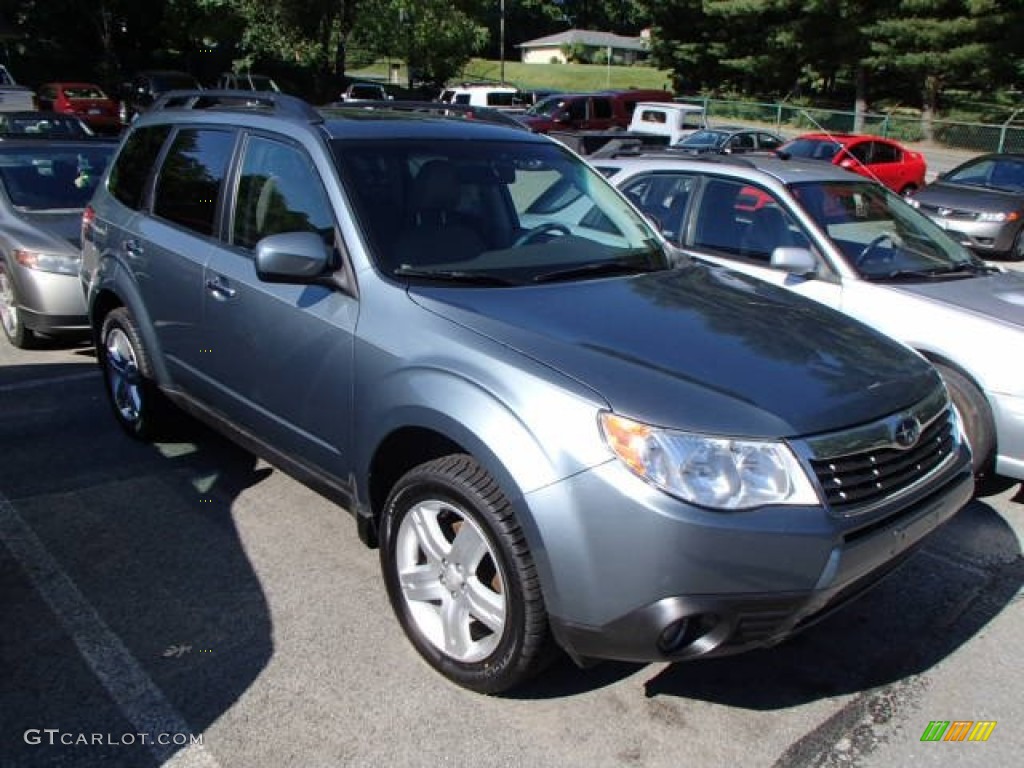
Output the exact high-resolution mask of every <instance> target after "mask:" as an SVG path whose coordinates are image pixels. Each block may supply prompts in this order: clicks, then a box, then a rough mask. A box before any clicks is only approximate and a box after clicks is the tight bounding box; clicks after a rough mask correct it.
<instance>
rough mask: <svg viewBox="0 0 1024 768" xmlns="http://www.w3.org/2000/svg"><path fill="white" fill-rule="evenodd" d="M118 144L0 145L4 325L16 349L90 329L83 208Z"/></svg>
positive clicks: (0, 315)
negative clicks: (83, 273) (82, 276)
mask: <svg viewBox="0 0 1024 768" xmlns="http://www.w3.org/2000/svg"><path fill="white" fill-rule="evenodd" d="M114 147H115V144H114V143H113V142H107V141H92V140H89V141H56V140H50V139H32V140H28V139H26V140H14V141H3V142H2V143H0V327H2V328H3V332H4V336H6V337H7V340H8V341H9V342H10V343H11V344H13V345H14V346H16V347H22V348H25V347H31V346H32V345H33V344H34V343H35V341H36V340H37V337H39V336H51V335H62V334H81V335H83V336H84V335H87V334H88V322H87V320H86V316H85V315H86V313H85V299H84V296H83V293H82V284H81V282H80V280H79V277H78V268H79V264H80V263H81V252H80V250H79V236H80V232H81V226H82V212H83V210H84V208H85V206H86V204H87V203H88V201H89V199H90V198H91V197H92V192H93V190H94V189H95V187H96V184H97V183H98V182H99V179H100V176H101V175H102V174H103V171H104V169H105V168H106V166H107V163H108V162H109V160H110V157H111V155H112V154H113V151H114Z"/></svg>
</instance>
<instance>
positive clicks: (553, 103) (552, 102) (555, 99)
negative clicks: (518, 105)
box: [526, 96, 565, 117]
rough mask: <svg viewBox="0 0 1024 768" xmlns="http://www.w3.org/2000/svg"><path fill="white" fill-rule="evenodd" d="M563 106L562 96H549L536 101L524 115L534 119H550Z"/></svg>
mask: <svg viewBox="0 0 1024 768" xmlns="http://www.w3.org/2000/svg"><path fill="white" fill-rule="evenodd" d="M563 106H565V99H564V98H563V97H562V96H549V97H548V98H546V99H543V100H542V101H538V102H537V103H536V104H534V105H533V106H532V107H530V108H529V109H528V110H526V114H528V115H534V116H536V117H552V116H554V115H555V114H557V113H558V112H559V111H560V110H561V109H562V107H563Z"/></svg>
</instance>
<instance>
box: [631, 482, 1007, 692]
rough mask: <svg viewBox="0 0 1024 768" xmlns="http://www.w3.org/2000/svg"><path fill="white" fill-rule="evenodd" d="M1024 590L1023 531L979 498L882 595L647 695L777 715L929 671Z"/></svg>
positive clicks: (684, 673) (665, 679) (674, 677)
mask: <svg viewBox="0 0 1024 768" xmlns="http://www.w3.org/2000/svg"><path fill="white" fill-rule="evenodd" d="M1022 584H1024V559H1022V557H1021V550H1020V543H1019V541H1018V538H1017V535H1016V533H1015V532H1014V530H1013V529H1012V528H1011V527H1010V526H1009V525H1008V524H1007V522H1006V520H1004V519H1003V517H1002V516H1000V515H999V514H998V513H997V512H996V511H995V510H993V509H992V507H990V506H989V505H987V504H986V503H984V501H983V500H979V499H976V500H975V501H973V502H972V503H971V504H969V505H968V506H967V507H965V508H964V509H963V510H961V511H960V512H959V513H958V514H957V516H956V517H954V518H953V519H952V520H951V521H950V522H949V523H948V524H947V525H945V526H944V527H943V528H942V529H941V530H939V531H937V532H936V533H935V534H934V535H933V536H932V537H931V538H930V539H928V540H926V542H925V544H924V546H923V547H922V548H921V549H919V550H918V551H917V552H915V553H914V554H913V556H912V557H911V558H910V559H908V560H907V561H906V562H905V563H903V564H902V565H901V566H900V567H899V568H898V569H896V570H895V571H894V572H893V573H892V574H890V575H889V576H888V577H887V578H886V579H885V580H883V581H882V582H881V583H880V584H878V585H877V586H876V587H875V588H874V589H872V590H870V591H869V592H867V593H866V594H865V595H863V596H862V597H860V598H859V599H858V600H855V601H854V602H851V603H849V604H848V605H846V606H844V607H843V608H842V609H841V610H839V611H837V612H836V613H834V614H832V615H831V616H829V617H828V618H827V619H825V620H823V621H822V622H820V623H819V624H817V625H814V626H812V627H810V628H808V629H807V630H806V631H805V632H803V633H801V634H799V635H797V636H795V637H793V638H792V639H790V640H789V641H787V642H785V643H783V644H781V645H778V646H776V647H774V648H769V649H764V650H760V651H754V652H751V653H747V654H743V655H739V656H733V657H725V658H720V659H709V660H706V661H696V662H690V663H680V664H673V665H669V666H667V667H665V668H664V670H662V671H661V672H660V673H659V674H657V675H655V676H654V677H653V678H651V679H650V680H648V681H647V683H646V686H645V687H646V692H647V694H648V696H666V695H668V696H679V697H682V698H687V699H698V700H704V701H709V702H713V703H718V704H725V705H728V706H734V707H744V708H747V709H755V710H773V709H780V708H785V707H792V706H796V705H800V704H806V703H808V702H811V701H815V700H818V699H822V698H828V697H833V696H839V695H843V694H850V693H858V692H862V691H866V690H869V689H872V688H875V687H878V686H882V685H887V684H891V683H895V682H897V681H901V680H905V679H906V678H909V677H911V676H914V675H919V674H921V673H923V672H926V671H928V670H929V669H931V668H932V667H934V666H935V665H936V664H938V663H939V662H940V661H942V660H943V659H945V658H946V657H948V656H949V655H950V654H952V653H953V652H954V651H955V650H956V649H957V648H959V647H960V646H961V645H963V644H964V643H966V642H968V641H969V640H970V639H971V638H972V637H974V636H975V635H976V634H978V633H979V632H980V631H981V630H982V629H983V628H984V627H985V625H987V624H988V623H989V622H990V621H992V620H993V619H994V618H996V617H997V616H998V615H999V614H1000V613H1001V612H1002V611H1003V610H1004V609H1005V608H1006V607H1007V605H1008V604H1009V603H1010V602H1011V601H1012V600H1013V599H1014V597H1015V596H1016V595H1017V593H1018V591H1019V590H1020V589H1021V586H1022Z"/></svg>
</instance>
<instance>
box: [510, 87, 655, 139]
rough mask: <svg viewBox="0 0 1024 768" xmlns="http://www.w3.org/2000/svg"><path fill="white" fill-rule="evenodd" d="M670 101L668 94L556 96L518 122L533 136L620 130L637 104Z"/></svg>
mask: <svg viewBox="0 0 1024 768" xmlns="http://www.w3.org/2000/svg"><path fill="white" fill-rule="evenodd" d="M671 101H672V94H671V93H670V92H669V91H658V90H645V89H633V90H625V91H600V92H597V93H560V94H557V95H555V96H549V97H548V98H546V99H544V100H543V101H540V102H538V103H537V104H534V105H533V106H532V107H530V108H529V109H528V110H526V112H525V113H524V114H523V115H522V116H521V117H520V119H521V120H522V121H523V124H524V125H526V127H528V128H529V129H530V130H531V131H533V132H534V133H549V132H551V131H604V130H608V129H610V128H618V129H620V130H624V129H626V128H628V127H629V124H630V121H631V120H632V118H633V113H634V112H635V111H636V109H637V105H638V104H641V103H643V102H671Z"/></svg>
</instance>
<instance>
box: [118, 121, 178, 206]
mask: <svg viewBox="0 0 1024 768" xmlns="http://www.w3.org/2000/svg"><path fill="white" fill-rule="evenodd" d="M170 132H171V129H170V127H169V126H166V125H158V126H154V127H152V128H141V129H139V130H137V131H133V132H132V134H131V135H130V136H129V137H128V138H127V140H126V141H125V144H124V148H123V149H122V150H121V154H119V155H118V156H117V162H115V163H114V167H113V168H112V169H111V171H110V180H109V181H108V182H107V189H109V190H110V194H111V195H113V196H114V197H115V198H116V199H117V200H119V201H120V202H122V203H123V204H124V205H127V206H128V207H129V208H133V209H135V210H138V209H139V208H141V207H142V203H143V198H144V197H145V194H146V180H147V179H148V178H149V173H150V171H151V170H152V169H153V166H154V165H155V164H156V158H157V155H159V154H160V148H161V147H162V146H163V145H164V141H165V140H166V139H167V134H168V133H170Z"/></svg>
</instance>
